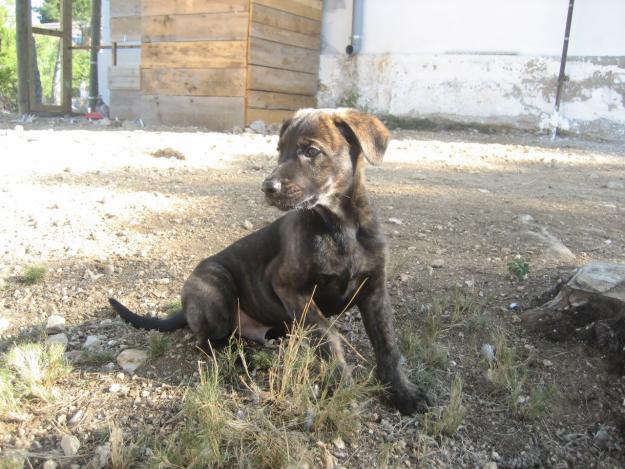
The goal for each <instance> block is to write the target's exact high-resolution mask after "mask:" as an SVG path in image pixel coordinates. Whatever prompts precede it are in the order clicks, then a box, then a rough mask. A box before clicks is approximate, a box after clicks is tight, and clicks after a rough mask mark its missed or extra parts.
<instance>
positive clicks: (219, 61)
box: [141, 41, 306, 68]
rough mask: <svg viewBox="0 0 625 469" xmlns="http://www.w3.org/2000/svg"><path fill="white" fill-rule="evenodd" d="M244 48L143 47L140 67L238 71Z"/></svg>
mask: <svg viewBox="0 0 625 469" xmlns="http://www.w3.org/2000/svg"><path fill="white" fill-rule="evenodd" d="M245 46H246V41H205V42H158V43H145V44H142V45H141V66H142V67H146V68H150V67H151V68H238V67H243V66H244V65H245V49H246V47H245ZM302 50H306V49H302Z"/></svg>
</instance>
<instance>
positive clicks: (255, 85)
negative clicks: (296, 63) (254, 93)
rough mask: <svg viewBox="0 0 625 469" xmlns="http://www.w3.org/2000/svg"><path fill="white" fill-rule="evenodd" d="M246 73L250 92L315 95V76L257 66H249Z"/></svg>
mask: <svg viewBox="0 0 625 469" xmlns="http://www.w3.org/2000/svg"><path fill="white" fill-rule="evenodd" d="M247 73H248V88H249V89H250V90H259V91H277V92H283V93H293V94H305V95H310V96H313V95H315V94H316V93H317V81H318V80H317V75H311V74H309V73H301V72H291V71H289V70H279V69H277V68H268V67H260V66H257V65H251V66H249V67H248V72H247Z"/></svg>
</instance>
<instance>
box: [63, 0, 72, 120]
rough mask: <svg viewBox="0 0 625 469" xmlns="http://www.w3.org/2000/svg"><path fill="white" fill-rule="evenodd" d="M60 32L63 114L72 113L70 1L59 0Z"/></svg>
mask: <svg viewBox="0 0 625 469" xmlns="http://www.w3.org/2000/svg"><path fill="white" fill-rule="evenodd" d="M61 30H62V31H63V37H62V38H61V43H62V47H63V54H62V56H61V60H62V67H63V68H62V77H63V85H62V88H63V90H62V92H61V96H62V101H61V106H62V108H63V112H64V113H65V114H71V112H72V0H61Z"/></svg>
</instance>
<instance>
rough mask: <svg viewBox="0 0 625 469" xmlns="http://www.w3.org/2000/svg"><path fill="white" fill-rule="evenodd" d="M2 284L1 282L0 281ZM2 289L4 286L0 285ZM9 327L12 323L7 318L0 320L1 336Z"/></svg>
mask: <svg viewBox="0 0 625 469" xmlns="http://www.w3.org/2000/svg"><path fill="white" fill-rule="evenodd" d="M0 283H1V281H0ZM1 287H2V285H0V288H1ZM9 327H11V321H9V320H8V319H6V318H0V334H2V333H3V332H4V331H6V330H7V329H8V328H9Z"/></svg>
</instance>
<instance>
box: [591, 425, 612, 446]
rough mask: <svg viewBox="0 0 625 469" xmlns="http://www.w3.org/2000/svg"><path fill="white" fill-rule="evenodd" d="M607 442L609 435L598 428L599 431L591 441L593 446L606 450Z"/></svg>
mask: <svg viewBox="0 0 625 469" xmlns="http://www.w3.org/2000/svg"><path fill="white" fill-rule="evenodd" d="M609 441H610V435H609V434H608V432H607V431H606V430H605V429H603V428H600V429H599V431H597V433H595V436H594V438H593V439H592V442H593V444H594V445H595V446H596V447H597V448H599V449H606V448H607V447H608V443H609Z"/></svg>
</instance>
